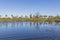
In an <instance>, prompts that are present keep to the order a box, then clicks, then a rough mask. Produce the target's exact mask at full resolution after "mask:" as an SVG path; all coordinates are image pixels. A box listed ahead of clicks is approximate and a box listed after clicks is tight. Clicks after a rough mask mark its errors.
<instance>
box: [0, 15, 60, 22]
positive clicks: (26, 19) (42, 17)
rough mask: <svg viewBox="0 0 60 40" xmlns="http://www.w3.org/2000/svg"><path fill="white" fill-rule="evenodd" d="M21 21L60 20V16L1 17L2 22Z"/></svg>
mask: <svg viewBox="0 0 60 40" xmlns="http://www.w3.org/2000/svg"><path fill="white" fill-rule="evenodd" d="M19 21H31V22H36V21H37V22H60V16H48V17H47V16H46V15H45V16H39V15H35V16H32V15H30V16H29V17H28V16H25V17H11V18H10V17H4V18H0V22H19Z"/></svg>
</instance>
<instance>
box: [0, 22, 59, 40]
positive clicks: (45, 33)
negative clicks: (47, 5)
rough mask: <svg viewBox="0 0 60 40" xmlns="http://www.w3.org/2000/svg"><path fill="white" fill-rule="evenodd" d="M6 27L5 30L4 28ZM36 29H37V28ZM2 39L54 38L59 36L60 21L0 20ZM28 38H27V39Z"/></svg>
mask: <svg viewBox="0 0 60 40" xmlns="http://www.w3.org/2000/svg"><path fill="white" fill-rule="evenodd" d="M5 29H7V30H5ZM37 29H38V30H37ZM1 37H3V38H2V39H6V40H7V39H11V40H12V39H28V38H32V39H36V38H39V39H41V40H42V39H44V38H45V39H48V40H49V39H54V40H55V38H60V23H56V22H53V23H50V22H43V23H42V22H0V38H1ZM28 40H29V39H28Z"/></svg>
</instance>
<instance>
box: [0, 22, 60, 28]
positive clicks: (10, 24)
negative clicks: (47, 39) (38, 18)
mask: <svg viewBox="0 0 60 40" xmlns="http://www.w3.org/2000/svg"><path fill="white" fill-rule="evenodd" d="M44 24H46V25H48V24H51V25H52V24H54V25H59V26H60V23H59V22H55V23H52V22H44V23H42V22H0V27H6V29H7V28H8V27H23V26H27V25H30V27H32V26H34V27H35V28H36V29H39V27H40V26H41V25H44Z"/></svg>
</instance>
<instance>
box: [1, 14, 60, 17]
mask: <svg viewBox="0 0 60 40" xmlns="http://www.w3.org/2000/svg"><path fill="white" fill-rule="evenodd" d="M11 17H12V18H14V17H16V18H23V16H20V17H18V16H14V15H11ZM34 17H36V18H38V17H41V18H52V17H57V18H59V17H60V16H59V15H56V16H47V15H39V14H36V15H32V14H30V15H29V17H28V16H27V15H26V16H25V18H34ZM0 18H2V16H1V15H0ZM4 18H9V17H8V15H5V17H4Z"/></svg>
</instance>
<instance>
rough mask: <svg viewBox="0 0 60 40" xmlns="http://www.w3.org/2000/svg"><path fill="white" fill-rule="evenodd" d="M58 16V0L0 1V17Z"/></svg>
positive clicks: (59, 2)
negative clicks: (37, 14)
mask: <svg viewBox="0 0 60 40" xmlns="http://www.w3.org/2000/svg"><path fill="white" fill-rule="evenodd" d="M37 12H39V14H41V15H57V14H58V15H60V0H0V15H2V16H4V15H5V14H7V15H8V16H10V15H11V14H13V15H14V16H16V15H18V16H21V15H23V16H25V15H29V14H30V13H32V14H36V13H37Z"/></svg>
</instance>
